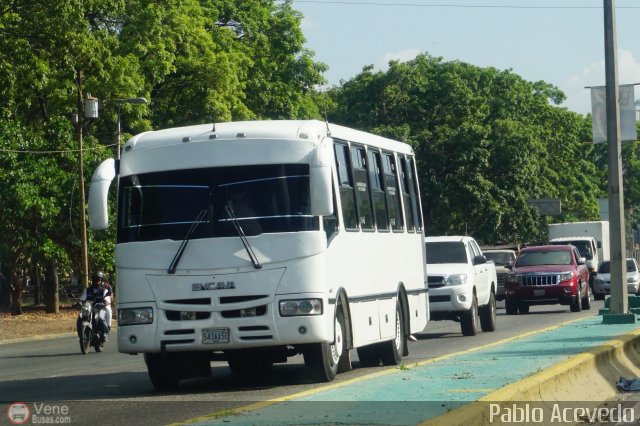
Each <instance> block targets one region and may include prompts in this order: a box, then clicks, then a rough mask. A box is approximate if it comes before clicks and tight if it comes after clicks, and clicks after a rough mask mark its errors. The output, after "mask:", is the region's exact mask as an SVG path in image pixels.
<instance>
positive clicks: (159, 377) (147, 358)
mask: <svg viewBox="0 0 640 426" xmlns="http://www.w3.org/2000/svg"><path fill="white" fill-rule="evenodd" d="M144 362H145V363H146V364H147V371H148V372H149V379H150V380H151V384H153V388H154V389H155V390H156V391H158V392H166V391H171V390H175V389H177V388H178V385H179V384H180V376H179V375H178V373H177V371H176V369H175V368H176V367H175V365H173V363H172V362H171V360H170V359H169V356H168V355H167V354H164V353H160V354H154V353H146V354H144Z"/></svg>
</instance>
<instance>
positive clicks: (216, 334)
mask: <svg viewBox="0 0 640 426" xmlns="http://www.w3.org/2000/svg"><path fill="white" fill-rule="evenodd" d="M202 343H229V329H228V328H205V329H204V330H202Z"/></svg>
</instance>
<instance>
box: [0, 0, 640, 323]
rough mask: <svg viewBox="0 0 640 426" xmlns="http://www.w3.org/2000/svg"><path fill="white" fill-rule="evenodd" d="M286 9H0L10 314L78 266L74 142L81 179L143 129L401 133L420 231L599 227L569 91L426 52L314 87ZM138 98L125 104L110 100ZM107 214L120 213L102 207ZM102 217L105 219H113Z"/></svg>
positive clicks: (198, 5)
mask: <svg viewBox="0 0 640 426" xmlns="http://www.w3.org/2000/svg"><path fill="white" fill-rule="evenodd" d="M301 20H302V16H301V14H300V13H299V12H297V11H296V10H295V8H294V6H293V5H292V3H291V2H290V1H282V2H281V1H278V2H274V1H271V0H243V1H240V0H215V1H214V0H185V1H181V2H163V3H156V2H147V1H140V0H130V1H124V0H96V1H92V2H68V1H66V0H51V1H46V2H45V1H41V0H37V1H32V0H15V1H11V2H8V3H7V4H6V5H5V6H3V7H2V8H1V9H0V33H1V34H2V37H0V95H1V96H2V99H3V102H2V103H1V104H0V181H2V185H1V186H0V200H2V208H1V209H0V235H2V238H1V239H0V274H1V275H0V284H1V286H0V310H5V311H9V312H11V313H12V314H14V315H18V314H21V313H22V312H23V308H22V305H23V304H22V300H21V298H22V295H23V293H24V291H25V289H26V284H27V279H28V278H29V279H30V281H31V282H32V283H33V282H36V281H39V282H40V283H41V284H42V287H43V288H44V289H45V290H44V296H45V299H44V302H45V305H46V306H47V311H48V312H57V311H58V309H59V304H60V301H59V299H58V296H57V295H58V291H57V289H58V288H59V287H61V286H63V285H68V284H69V280H70V279H71V277H78V276H79V271H80V262H81V261H80V259H81V254H80V251H81V247H80V246H81V244H80V237H79V232H80V228H79V217H80V210H79V204H80V196H79V192H80V191H79V182H78V176H79V174H78V169H79V167H78V149H79V134H78V132H77V130H78V129H77V128H74V124H73V123H72V120H71V117H72V115H73V114H79V115H80V116H81V117H82V116H83V110H82V100H83V99H84V98H86V96H88V94H91V95H92V96H95V97H98V98H99V99H100V100H101V103H100V116H99V118H98V119H92V120H83V123H82V136H83V145H84V153H83V154H84V155H83V168H84V180H85V181H84V186H85V188H86V187H87V185H88V181H89V180H90V176H91V172H92V171H93V169H94V168H95V166H96V165H97V164H99V162H101V161H102V160H104V159H105V158H109V157H113V156H114V155H115V141H116V140H117V139H116V128H117V119H118V111H119V115H120V119H121V122H122V126H123V133H124V135H123V140H126V139H127V138H128V137H129V136H131V135H133V134H136V133H139V132H142V131H145V130H150V129H159V128H166V127H172V126H183V125H189V124H197V123H210V122H222V121H231V120H250V119H289V118H293V119H308V118H315V119H320V120H324V119H325V118H326V119H328V120H329V121H331V122H335V123H337V124H344V125H347V126H351V127H355V128H359V129H362V130H365V131H370V132H373V133H377V134H381V135H384V136H388V137H393V138H396V139H400V140H403V141H406V142H408V143H410V144H412V146H413V147H414V149H415V151H416V153H417V156H416V158H417V161H418V169H419V178H420V184H421V190H422V200H423V212H424V216H425V222H426V229H427V233H428V234H429V235H439V234H454V233H457V234H468V235H473V236H474V237H475V238H476V239H478V240H480V241H482V242H484V243H495V242H498V241H509V242H527V241H537V240H541V239H543V238H544V236H545V235H544V234H545V232H546V224H547V221H548V220H551V218H550V217H544V216H540V215H539V213H538V212H537V210H536V209H535V208H534V207H532V206H531V205H530V204H529V203H528V200H530V199H536V198H559V199H560V200H561V202H562V209H563V215H562V216H560V217H555V218H554V221H573V220H596V219H598V203H597V199H598V198H603V197H605V196H606V194H607V174H606V170H607V169H606V146H604V145H597V146H594V145H593V144H591V143H590V140H591V120H590V117H589V116H586V117H585V116H582V115H580V114H576V113H573V112H570V111H568V110H566V109H565V108H561V107H559V106H558V105H559V104H560V103H561V102H562V100H563V99H564V94H563V93H562V92H561V91H560V90H558V89H557V88H555V87H553V86H552V85H550V84H548V83H545V82H542V81H540V82H528V81H525V80H524V79H523V78H521V77H520V76H518V75H516V74H515V73H513V72H512V71H510V70H498V69H495V68H481V67H477V66H474V65H472V64H467V63H462V62H457V61H452V62H445V61H443V60H442V59H441V58H437V57H433V56H430V55H429V54H428V53H424V54H421V55H419V56H417V57H416V58H415V59H414V60H411V61H408V62H404V63H401V62H392V63H391V64H390V67H389V69H388V70H387V71H376V70H374V69H373V67H372V66H367V65H365V64H363V65H365V66H364V67H363V70H362V72H361V73H360V74H359V75H357V76H355V77H354V78H353V79H351V80H349V81H345V82H343V83H342V84H340V85H339V86H337V87H332V88H330V89H328V90H322V91H319V90H318V87H320V85H321V84H323V83H324V79H323V76H322V73H323V72H324V71H325V70H326V65H324V64H322V63H320V62H317V61H315V60H314V55H313V52H311V51H309V50H307V49H306V48H305V47H304V37H303V33H302V30H301V28H300V25H301ZM134 97H145V98H146V99H148V100H149V101H150V102H149V103H148V104H144V105H132V104H127V103H121V104H119V103H118V102H114V100H116V99H127V98H134ZM623 161H624V167H625V175H624V179H625V181H624V184H625V203H626V206H627V207H632V209H630V211H629V223H636V222H637V220H636V217H635V216H636V215H637V212H636V211H635V210H634V209H633V207H634V206H636V205H638V202H639V200H640V159H639V149H638V144H637V143H636V142H630V143H625V144H624V148H623ZM112 214H115V212H112ZM111 223H114V221H111ZM114 240H115V233H114V230H113V229H112V230H111V231H110V232H107V233H103V232H101V233H92V232H89V269H90V270H91V271H94V270H97V269H101V270H104V271H106V272H107V273H108V274H111V277H112V278H111V281H112V283H113V284H115V285H116V286H117V283H114V282H113V276H114V275H113V272H114V271H113V247H114Z"/></svg>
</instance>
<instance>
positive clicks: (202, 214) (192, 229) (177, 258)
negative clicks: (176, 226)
mask: <svg viewBox="0 0 640 426" xmlns="http://www.w3.org/2000/svg"><path fill="white" fill-rule="evenodd" d="M206 215H207V211H206V210H200V213H198V216H197V217H196V220H195V221H193V222H192V223H191V226H190V227H189V230H188V231H187V233H186V234H185V235H184V239H183V240H182V243H181V244H180V247H178V251H177V252H176V255H175V256H173V260H172V261H171V265H169V269H167V274H175V273H176V268H177V267H178V263H179V262H180V258H181V257H182V254H183V253H184V249H186V248H187V244H189V240H190V239H191V235H193V233H194V232H195V231H196V228H198V225H200V222H202V220H203V219H204V218H205V216H206Z"/></svg>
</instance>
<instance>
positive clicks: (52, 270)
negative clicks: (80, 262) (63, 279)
mask: <svg viewBox="0 0 640 426" xmlns="http://www.w3.org/2000/svg"><path fill="white" fill-rule="evenodd" d="M44 286H45V301H44V303H45V305H46V312H47V313H48V314H57V313H58V312H60V297H59V296H58V286H59V282H58V264H57V263H56V262H55V261H51V262H49V263H48V264H47V267H46V272H45V283H44Z"/></svg>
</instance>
